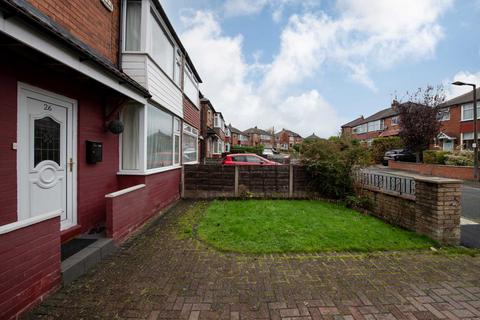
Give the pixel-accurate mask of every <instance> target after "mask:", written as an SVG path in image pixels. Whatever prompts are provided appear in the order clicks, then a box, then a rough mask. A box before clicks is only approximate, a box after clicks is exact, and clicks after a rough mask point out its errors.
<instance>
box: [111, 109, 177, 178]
mask: <svg viewBox="0 0 480 320" xmlns="http://www.w3.org/2000/svg"><path fill="white" fill-rule="evenodd" d="M148 106H152V107H155V108H157V109H159V110H161V111H163V112H165V113H167V114H168V115H169V116H171V117H172V128H173V130H172V165H169V166H164V167H157V168H150V169H149V168H148V167H147V159H148V157H147V152H148V149H147V140H148V139H147V132H148V128H147V124H148V112H147V107H148ZM139 108H140V110H139V112H140V115H139V124H138V126H139V134H138V137H139V147H138V152H139V158H138V161H139V168H138V169H123V163H122V158H123V134H121V135H120V137H119V140H120V141H119V142H120V143H119V155H118V156H119V169H118V172H117V174H118V175H151V174H155V173H159V172H164V171H170V170H175V169H179V168H181V167H182V161H181V159H182V140H181V129H180V128H181V125H182V120H181V119H180V118H178V117H177V116H176V115H175V114H173V113H172V112H170V111H168V110H167V109H164V108H162V107H159V106H157V105H155V104H146V105H139ZM177 121H178V123H179V126H178V130H177V129H176V128H175V123H176V122H177ZM175 137H177V138H178V139H179V150H178V151H179V162H175Z"/></svg>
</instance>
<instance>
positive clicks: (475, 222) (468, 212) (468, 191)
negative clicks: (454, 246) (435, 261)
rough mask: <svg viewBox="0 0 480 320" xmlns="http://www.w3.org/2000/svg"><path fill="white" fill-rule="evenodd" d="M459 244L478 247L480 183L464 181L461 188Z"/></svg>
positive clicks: (479, 244)
mask: <svg viewBox="0 0 480 320" xmlns="http://www.w3.org/2000/svg"><path fill="white" fill-rule="evenodd" d="M462 218H465V219H468V220H465V219H462V227H461V228H462V231H461V232H462V234H461V244H462V245H464V246H466V247H470V248H480V185H479V184H472V183H466V184H464V185H463V188H462Z"/></svg>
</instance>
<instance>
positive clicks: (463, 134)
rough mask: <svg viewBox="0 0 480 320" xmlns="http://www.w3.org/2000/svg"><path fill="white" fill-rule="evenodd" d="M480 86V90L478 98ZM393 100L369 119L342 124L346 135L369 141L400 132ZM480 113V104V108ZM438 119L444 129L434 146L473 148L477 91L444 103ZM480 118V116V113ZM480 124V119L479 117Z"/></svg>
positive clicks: (433, 142)
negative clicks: (475, 96) (474, 106)
mask: <svg viewBox="0 0 480 320" xmlns="http://www.w3.org/2000/svg"><path fill="white" fill-rule="evenodd" d="M478 96H480V89H477V97H478ZM479 101H480V100H479ZM399 106H401V104H399V103H398V102H396V101H393V103H392V106H391V107H390V108H387V109H383V110H381V111H379V112H377V113H375V114H373V115H371V116H369V117H367V118H364V117H363V116H361V117H359V118H357V119H355V120H353V121H351V122H349V123H346V124H344V125H342V134H343V135H348V136H351V137H352V138H354V139H358V140H361V141H364V142H367V143H369V144H370V143H371V142H372V141H373V139H375V138H378V137H389V136H396V135H398V134H399V132H400V117H399V113H398V107H399ZM478 111H479V112H478V114H479V115H480V107H478ZM437 119H438V121H440V123H441V127H440V132H439V134H438V135H437V137H436V138H435V139H434V140H433V141H432V143H431V145H430V148H431V149H441V150H444V151H453V150H457V149H469V150H470V149H472V144H473V93H472V92H468V93H466V94H463V95H460V96H458V97H455V98H453V99H450V100H448V101H446V102H444V103H443V104H441V105H440V107H439V111H438V116H437ZM479 119H480V116H479ZM477 122H478V124H477V125H478V126H479V127H480V121H479V120H477Z"/></svg>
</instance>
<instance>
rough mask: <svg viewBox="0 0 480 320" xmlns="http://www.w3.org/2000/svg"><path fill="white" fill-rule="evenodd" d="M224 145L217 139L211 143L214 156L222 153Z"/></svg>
mask: <svg viewBox="0 0 480 320" xmlns="http://www.w3.org/2000/svg"><path fill="white" fill-rule="evenodd" d="M224 150H225V149H224V143H223V141H222V140H220V139H217V140H215V141H214V142H213V153H214V154H221V153H223V152H224Z"/></svg>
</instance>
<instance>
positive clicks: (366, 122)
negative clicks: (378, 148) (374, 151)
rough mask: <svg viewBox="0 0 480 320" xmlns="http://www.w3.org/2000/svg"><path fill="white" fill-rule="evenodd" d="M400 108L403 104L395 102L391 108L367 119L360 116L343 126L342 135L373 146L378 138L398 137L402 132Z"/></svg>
mask: <svg viewBox="0 0 480 320" xmlns="http://www.w3.org/2000/svg"><path fill="white" fill-rule="evenodd" d="M399 106H401V104H400V103H398V102H397V101H395V100H394V101H393V102H392V105H391V106H390V108H386V109H383V110H380V111H378V112H377V113H375V114H373V115H371V116H369V117H367V118H364V117H363V116H360V117H359V118H357V119H355V120H353V121H351V122H349V123H346V124H344V125H342V134H343V135H349V136H351V137H352V138H354V139H358V140H361V141H364V142H366V143H367V144H371V143H372V141H373V139H375V138H378V137H390V136H396V135H398V133H399V132H400V126H399V124H400V117H399V111H398V107H399Z"/></svg>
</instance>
